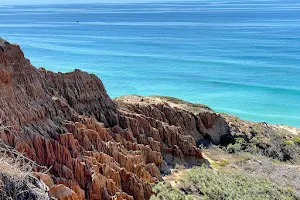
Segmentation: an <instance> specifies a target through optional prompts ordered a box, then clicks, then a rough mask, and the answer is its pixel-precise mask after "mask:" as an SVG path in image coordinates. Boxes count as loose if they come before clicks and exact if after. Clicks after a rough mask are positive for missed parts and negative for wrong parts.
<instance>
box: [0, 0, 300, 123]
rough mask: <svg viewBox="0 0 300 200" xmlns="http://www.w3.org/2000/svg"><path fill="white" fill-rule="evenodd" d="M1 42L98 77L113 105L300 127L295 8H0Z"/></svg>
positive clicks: (244, 2) (55, 66)
mask: <svg viewBox="0 0 300 200" xmlns="http://www.w3.org/2000/svg"><path fill="white" fill-rule="evenodd" d="M0 5H1V2H0ZM0 37H3V38H5V39H6V40H8V41H10V42H13V43H18V44H19V45H20V46H21V48H22V49H23V50H24V53H25V56H26V57H28V58H30V60H31V62H32V64H33V65H35V66H36V67H45V68H46V69H48V70H52V71H55V72H58V71H61V72H69V71H72V70H74V69H75V68H78V69H81V70H85V71H88V72H90V73H94V74H96V75H97V76H99V77H100V78H101V80H102V81H103V83H104V85H105V87H106V89H107V92H108V94H109V95H110V96H111V97H118V96H121V95H125V94H139V95H166V96H173V97H177V98H181V99H184V100H186V101H190V102H195V103H203V104H207V105H208V106H210V107H211V108H212V109H214V110H215V111H218V112H225V113H229V114H233V115H236V116H239V117H241V118H243V119H246V120H251V121H263V122H269V123H272V124H285V125H292V126H297V127H300V2H299V1H298V0H294V1H291V0H277V1H276V0H259V1H258V0H241V1H239V0H235V1H233V0H228V1H227V0H202V1H196V2H173V3H172V2H168V3H140V4H84V5H75V4H74V5H36V6H33V5H31V6H0Z"/></svg>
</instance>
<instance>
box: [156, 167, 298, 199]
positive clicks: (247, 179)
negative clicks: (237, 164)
mask: <svg viewBox="0 0 300 200" xmlns="http://www.w3.org/2000/svg"><path fill="white" fill-rule="evenodd" d="M153 190H154V192H155V193H156V195H155V196H154V197H153V198H152V199H188V198H189V197H191V196H197V197H198V198H199V199H204V200H220V199H221V200H222V199H223V200H227V199H228V200H240V199H243V200H252V199H260V200H269V199H273V200H296V199H300V198H299V197H297V196H296V194H295V193H294V192H293V191H292V190H291V189H290V188H284V187H280V186H279V185H277V184H276V183H273V182H272V181H270V180H269V179H266V178H262V177H258V176H255V175H247V174H245V173H240V172H237V171H234V172H224V171H223V172H221V171H217V170H212V169H208V168H206V167H194V168H192V169H191V170H189V172H188V174H187V176H185V177H182V178H181V182H180V183H179V184H178V185H177V188H175V187H172V186H171V185H170V184H168V183H159V184H158V185H156V186H155V187H154V189H153Z"/></svg>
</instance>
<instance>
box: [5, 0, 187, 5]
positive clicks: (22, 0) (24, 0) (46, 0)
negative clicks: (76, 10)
mask: <svg viewBox="0 0 300 200" xmlns="http://www.w3.org/2000/svg"><path fill="white" fill-rule="evenodd" d="M163 1H180V0H163ZM181 1H184V0H181ZM143 2H162V0H0V5H18V4H21V5H26V4H61V3H63V4H67V3H143Z"/></svg>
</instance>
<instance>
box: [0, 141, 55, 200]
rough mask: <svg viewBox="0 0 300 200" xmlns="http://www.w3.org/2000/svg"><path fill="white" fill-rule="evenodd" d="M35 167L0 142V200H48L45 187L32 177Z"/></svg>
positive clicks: (30, 161) (32, 162) (28, 160)
mask: <svg viewBox="0 0 300 200" xmlns="http://www.w3.org/2000/svg"><path fill="white" fill-rule="evenodd" d="M37 166H38V165H36V164H35V162H34V161H32V160H30V159H28V158H26V157H25V156H23V155H22V154H21V153H19V152H17V151H15V150H14V149H12V148H11V147H8V146H7V145H5V144H4V143H3V142H2V141H0V200H24V199H26V200H42V199H45V200H46V199H50V198H49V196H48V192H47V191H48V188H47V186H45V184H43V183H42V182H41V181H39V180H37V179H36V178H35V177H34V176H32V171H33V168H36V167H37Z"/></svg>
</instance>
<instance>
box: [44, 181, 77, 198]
mask: <svg viewBox="0 0 300 200" xmlns="http://www.w3.org/2000/svg"><path fill="white" fill-rule="evenodd" d="M49 193H50V196H51V197H55V198H57V199H58V200H81V198H80V197H78V196H77V194H76V193H75V192H74V191H73V190H71V189H70V188H68V187H66V186H64V185H62V184H60V185H54V186H52V187H50V189H49Z"/></svg>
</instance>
